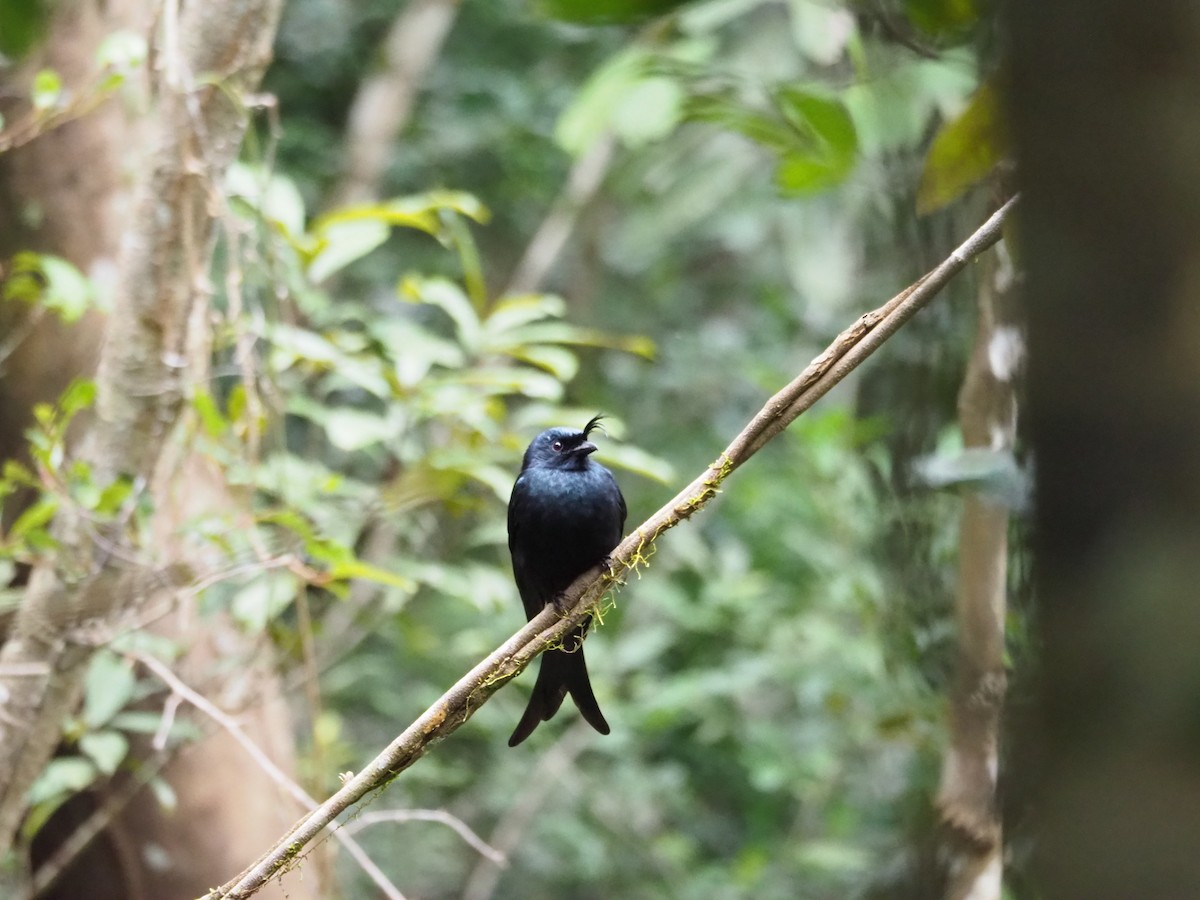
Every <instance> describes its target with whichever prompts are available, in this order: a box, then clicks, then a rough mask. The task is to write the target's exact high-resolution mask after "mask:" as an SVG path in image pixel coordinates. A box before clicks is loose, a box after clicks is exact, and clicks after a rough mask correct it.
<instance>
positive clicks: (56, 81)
mask: <svg viewBox="0 0 1200 900" xmlns="http://www.w3.org/2000/svg"><path fill="white" fill-rule="evenodd" d="M62 89H63V86H62V78H61V77H59V74H58V73H57V72H55V71H54V70H53V69H42V70H41V71H39V72H38V73H37V74H36V75H34V76H33V85H32V87H31V88H30V91H29V99H30V101H31V102H32V103H33V108H34V109H36V110H38V111H39V112H46V111H47V110H51V109H53V108H54V107H55V106H57V105H58V101H59V100H60V99H61V97H62Z"/></svg>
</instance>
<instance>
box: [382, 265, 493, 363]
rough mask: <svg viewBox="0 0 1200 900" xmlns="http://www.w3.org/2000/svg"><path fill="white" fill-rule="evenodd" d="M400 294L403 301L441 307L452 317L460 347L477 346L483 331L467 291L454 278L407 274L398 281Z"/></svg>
mask: <svg viewBox="0 0 1200 900" xmlns="http://www.w3.org/2000/svg"><path fill="white" fill-rule="evenodd" d="M399 294H400V296H401V297H402V298H404V299H405V300H409V301H411V302H415V303H428V304H429V305H431V306H436V307H438V308H440V309H441V310H442V311H443V312H445V313H446V315H448V316H449V317H450V318H451V319H452V320H453V322H454V325H455V328H456V330H457V332H458V339H459V341H460V342H461V343H462V345H463V347H465V348H467V349H468V350H473V349H475V348H476V347H478V346H479V339H480V335H481V332H482V326H481V323H480V321H479V317H478V315H476V313H475V307H474V305H473V304H472V303H471V301H470V299H469V298H468V297H467V295H466V292H465V291H463V289H462V288H461V287H460V286H459V285H457V284H455V283H454V282H453V281H450V280H449V279H447V278H422V277H419V276H416V275H410V276H408V277H406V278H405V279H404V280H403V281H402V282H401V283H400V288H399Z"/></svg>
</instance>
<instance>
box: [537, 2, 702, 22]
mask: <svg viewBox="0 0 1200 900" xmlns="http://www.w3.org/2000/svg"><path fill="white" fill-rule="evenodd" d="M689 2H691V0H538V4H537V5H538V8H539V11H540V12H542V13H543V14H544V15H547V16H550V17H552V18H555V19H563V20H565V21H568V22H578V23H581V24H586V25H613V24H631V23H634V22H642V21H645V20H646V19H652V18H654V17H656V16H661V15H665V14H666V13H668V12H670V11H671V10H673V9H678V8H679V7H681V6H686V5H687V4H688V3H689Z"/></svg>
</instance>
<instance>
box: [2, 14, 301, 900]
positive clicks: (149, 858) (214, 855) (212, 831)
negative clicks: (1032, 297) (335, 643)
mask: <svg viewBox="0 0 1200 900" xmlns="http://www.w3.org/2000/svg"><path fill="white" fill-rule="evenodd" d="M155 8H156V7H155V5H154V4H151V3H147V2H141V0H120V2H117V0H110V2H107V3H100V2H94V0H88V2H78V3H69V4H63V5H61V6H60V8H59V10H58V12H57V13H56V14H55V17H54V20H53V22H52V24H51V28H50V30H49V34H48V37H47V39H46V42H45V44H44V45H43V46H42V47H40V48H38V50H37V51H36V52H35V53H34V54H33V58H31V59H29V60H27V61H26V62H25V64H24V65H22V66H21V67H20V68H19V69H15V70H12V71H10V72H8V73H5V77H4V82H5V88H6V90H5V95H6V97H7V98H9V101H8V103H6V105H5V107H4V109H3V112H4V113H5V115H6V119H7V120H8V121H14V120H15V119H16V117H17V116H19V115H20V114H21V112H22V110H20V109H19V107H18V105H17V101H16V100H14V99H13V98H19V97H23V96H27V95H28V90H27V88H28V81H29V78H30V77H31V75H32V73H33V72H35V71H37V70H38V69H40V68H43V67H49V68H52V69H55V70H56V71H57V72H58V73H59V74H60V75H61V76H62V80H63V83H64V85H66V86H67V87H68V88H70V89H75V90H81V89H86V88H85V86H86V85H87V84H88V79H89V76H90V75H91V74H92V72H93V70H94V67H95V66H94V58H95V55H96V49H97V47H98V45H99V44H100V42H101V41H102V40H103V39H104V38H105V37H106V36H107V35H108V34H110V33H112V32H114V31H116V30H119V29H130V30H132V31H135V32H136V33H138V34H142V35H144V36H147V37H148V36H149V29H150V24H151V18H152V16H153V14H154V11H155ZM268 21H270V16H268ZM185 23H186V19H185ZM254 38H255V36H254V35H247V36H246V39H247V43H249V42H250V41H251V40H253V39H254ZM257 39H258V40H259V42H260V43H261V42H262V41H263V36H258V37H257ZM266 43H267V44H268V45H269V36H268V39H267V42H266ZM135 108H138V109H142V110H144V109H146V108H149V109H150V111H151V112H150V115H149V117H147V118H143V119H139V118H138V117H137V116H136V115H135V113H134V109H135ZM161 108H162V107H161V106H151V105H150V103H149V99H148V98H147V97H145V96H143V97H142V98H141V102H140V103H135V104H127V103H123V102H121V100H117V99H114V100H110V101H109V102H107V103H105V104H103V105H102V106H101V107H100V108H99V109H97V110H95V111H93V112H92V113H90V114H88V115H86V116H85V117H83V118H80V119H78V120H76V121H74V122H71V123H69V124H67V125H64V126H62V127H60V128H57V129H55V130H52V131H49V132H47V133H45V134H42V135H40V136H39V137H37V138H36V139H35V140H34V141H33V142H32V143H30V144H28V145H26V146H24V147H21V148H18V149H15V150H12V151H10V152H8V153H3V154H0V264H3V263H5V262H6V261H7V260H9V259H10V258H11V256H12V254H13V253H15V252H19V251H21V250H36V251H39V252H45V253H53V254H56V255H59V256H62V257H65V258H66V259H68V260H69V261H71V262H72V263H74V264H75V265H76V266H77V267H79V268H80V269H81V270H82V271H83V272H84V273H85V274H88V275H90V276H91V277H92V278H93V280H95V281H98V282H104V283H105V284H106V286H107V287H108V288H109V289H110V290H111V289H112V288H113V287H114V286H115V284H116V283H117V274H118V270H119V265H120V264H119V261H118V248H119V247H120V244H121V242H122V238H123V235H124V234H125V233H126V232H127V231H129V230H130V229H131V228H133V227H135V226H137V225H139V224H143V225H144V224H145V223H144V222H141V223H139V222H138V220H137V219H136V217H134V216H133V215H132V213H131V210H132V208H133V207H132V200H131V191H130V188H131V187H132V184H133V182H134V181H135V173H136V172H138V171H139V170H140V169H141V167H142V166H144V165H146V164H147V160H146V159H144V158H143V157H142V155H141V154H142V152H143V148H144V146H145V144H144V142H143V139H144V138H146V136H147V135H152V134H154V133H155V131H156V130H157V131H161V130H162V127H163V126H162V125H161V124H157V125H156V123H155V122H154V118H153V117H154V115H155V114H156V113H161ZM234 147H236V143H235V144H234ZM201 249H202V250H204V249H206V248H204V247H203V246H202V248H201ZM192 275H193V273H192V272H189V271H181V272H179V273H178V276H179V277H181V278H191V277H192ZM127 287H128V285H127ZM191 287H192V286H191V285H184V289H185V290H190V289H191ZM135 289H136V287H135ZM117 308H118V315H120V314H121V312H120V311H121V310H122V309H123V308H127V307H123V305H122V301H121V299H118V303H117ZM105 326H106V323H105V321H104V319H103V317H102V316H101V315H100V314H99V313H91V314H89V315H88V316H86V317H85V318H84V319H83V320H81V321H80V322H78V323H75V324H74V325H65V324H63V323H62V322H61V320H59V319H58V318H57V317H55V316H53V315H41V316H39V315H38V314H37V312H36V311H34V310H32V309H31V308H29V307H20V308H17V307H16V305H15V304H4V305H0V335H3V336H4V338H5V339H6V347H7V348H8V349H10V350H11V353H9V354H8V355H7V356H6V357H5V358H4V359H3V360H2V361H0V363H2V368H0V459H6V458H14V457H20V456H23V455H24V449H23V437H22V432H23V431H24V428H25V427H26V425H27V424H28V423H29V419H30V410H31V408H32V406H33V404H35V403H39V402H49V401H53V399H54V398H55V397H56V396H57V395H58V394H59V393H61V391H62V389H63V388H64V387H65V386H66V384H67V383H68V382H69V381H70V380H71V379H72V378H75V377H79V376H85V377H86V376H90V375H92V374H93V372H94V371H95V367H96V363H97V361H98V359H99V355H100V347H101V345H102V343H103V336H104V329H105ZM10 339H11V340H10ZM181 469H186V471H187V472H188V475H187V476H186V477H179V478H175V479H168V480H167V482H166V487H167V488H169V490H168V491H167V492H166V493H160V494H159V496H157V497H156V504H157V506H158V519H157V520H156V531H157V532H158V533H159V537H158V540H159V543H160V544H161V545H162V547H161V548H160V549H162V550H163V551H164V552H165V553H166V555H167V556H170V557H174V558H181V557H182V556H185V555H186V553H187V551H186V550H185V549H184V548H183V547H182V546H174V545H172V544H173V541H174V539H173V538H172V537H170V536H171V535H172V533H173V531H174V528H175V526H176V525H177V524H178V523H179V522H182V521H184V520H185V519H186V518H187V517H188V516H193V515H195V514H197V505H198V504H206V505H208V506H210V507H211V506H212V505H213V504H217V505H220V504H223V503H229V502H230V501H229V498H228V496H227V494H226V492H225V490H224V485H223V483H222V482H221V479H220V476H219V473H215V472H213V471H211V467H208V468H207V469H206V468H205V466H204V465H203V463H202V462H201V461H199V460H191V461H186V460H185V461H183V462H182V463H181ZM4 512H5V516H6V518H8V517H11V515H12V514H13V510H12V508H11V506H10V507H9V508H7V509H6V510H5V511H4ZM113 599H114V601H116V602H117V603H121V602H127V601H132V600H133V599H134V598H122V597H115V598H113ZM20 616H21V613H18V619H19V618H20ZM200 626H203V627H200ZM163 630H165V631H166V632H167V633H168V634H170V636H171V637H172V638H173V639H176V640H180V641H183V640H185V636H186V641H187V652H186V654H185V656H184V657H183V659H182V660H181V661H180V662H179V664H178V666H179V669H180V671H181V672H182V674H183V676H184V677H185V678H186V679H187V680H188V681H189V682H191V683H192V684H193V685H194V686H196V687H199V688H200V689H202V690H205V691H210V692H211V694H212V695H213V696H215V697H217V698H218V701H217V702H218V703H222V702H224V703H225V704H228V703H229V702H230V697H231V695H234V694H236V695H237V696H239V697H241V698H242V705H243V706H254V707H256V708H257V710H256V714H255V716H254V717H253V719H252V720H251V721H250V722H249V723H248V726H247V727H248V730H249V731H250V733H251V735H252V736H253V737H254V738H255V739H256V740H257V742H258V743H259V744H260V746H263V747H264V748H265V749H266V750H267V752H268V754H269V755H270V756H271V757H272V758H273V759H274V760H275V761H276V762H277V763H278V764H279V765H280V766H281V767H282V768H284V769H285V770H287V769H290V768H291V767H292V764H293V754H294V750H293V746H292V734H291V727H290V722H289V719H288V715H287V709H286V705H285V704H284V702H283V699H282V696H281V691H280V689H279V686H278V683H277V678H276V676H275V674H274V672H273V671H272V669H271V666H270V665H269V656H267V657H266V658H265V659H264V658H263V653H262V649H263V648H261V647H257V646H256V645H255V644H254V643H253V642H252V641H250V640H249V639H247V637H246V636H245V635H243V634H241V633H240V632H238V631H237V630H236V629H233V628H231V627H228V626H226V625H224V624H222V623H220V622H211V621H202V620H199V619H197V617H196V615H195V613H194V611H190V610H179V611H177V613H176V614H174V615H173V616H172V617H170V618H169V619H168V620H167V622H166V623H165V624H164V625H163ZM7 637H9V638H12V637H13V634H12V632H10V633H9V634H8V635H7ZM218 648H219V649H218ZM6 649H8V650H10V651H11V649H12V647H7V648H6ZM255 655H257V657H258V659H259V663H258V664H251V660H252V658H253V657H254V656H255ZM239 657H241V658H244V660H245V663H246V664H245V665H238V666H234V667H233V668H234V669H235V670H236V671H237V673H238V675H237V680H236V681H231V680H230V679H228V678H222V679H220V680H216V679H215V678H214V675H215V671H216V670H217V669H218V668H221V669H224V668H225V665H224V664H225V663H228V662H229V661H230V660H231V659H236V658H239ZM62 675H63V677H64V679H65V680H70V679H72V678H76V677H78V668H77V667H72V668H71V671H69V672H65V673H62ZM77 690H78V688H77V687H74V688H72V687H71V686H70V685H67V686H66V689H65V693H64V696H70V695H72V694H74V693H77ZM36 713H37V715H38V716H39V717H40V718H42V719H45V718H46V717H47V716H50V717H53V721H51V722H50V723H49V732H48V739H49V740H50V745H49V746H48V747H46V748H45V749H44V750H41V751H37V749H36V748H35V747H32V746H28V745H27V749H28V750H30V751H33V752H35V753H37V752H40V753H41V754H43V755H44V754H45V753H47V752H49V750H50V749H52V746H53V743H54V742H55V741H56V740H57V737H56V734H57V731H58V728H59V726H60V718H59V717H58V716H57V713H56V712H55V711H54V709H53V708H51V707H47V706H43V707H41V708H39V709H38V710H37V711H36ZM28 727H29V730H30V733H31V734H34V733H38V732H39V731H40V730H42V729H41V726H34V725H32V724H31V725H29V726H28ZM43 761H44V760H43ZM216 773H219V775H218V774H216ZM12 774H13V773H11V772H10V773H8V774H6V776H5V777H6V778H10V777H11V775H12ZM164 777H165V779H166V781H167V782H168V783H169V784H170V785H171V786H172V788H173V790H174V793H175V794H176V796H177V798H178V807H177V808H176V809H175V810H174V811H173V812H172V813H167V812H166V811H164V810H163V809H162V808H161V807H160V806H159V804H158V802H157V801H156V800H155V798H154V797H153V796H152V794H151V793H150V792H149V791H146V790H143V791H141V792H140V793H139V794H137V795H136V796H134V797H133V799H132V801H130V802H129V804H128V806H127V807H125V809H124V812H122V813H121V814H119V815H116V816H115V817H113V819H112V821H110V822H109V824H108V827H107V828H106V829H105V831H104V832H103V833H102V834H101V836H100V837H99V838H97V839H96V840H95V841H94V842H93V843H92V845H91V846H90V848H89V849H87V850H86V851H84V852H83V853H82V854H81V855H79V856H78V857H76V858H75V860H74V863H73V864H72V865H71V866H69V867H68V868H67V869H66V870H65V872H64V874H63V876H62V877H61V878H60V880H59V881H58V882H57V884H56V885H55V886H54V887H53V888H51V889H50V891H49V892H48V893H46V894H44V895H42V896H44V897H61V898H80V897H88V898H89V900H100V898H107V897H112V898H121V900H172V898H177V897H178V898H185V897H193V896H196V895H197V894H199V893H201V892H203V891H204V890H205V889H207V888H208V887H209V886H211V885H212V884H216V883H219V882H221V881H223V880H225V879H226V878H228V877H229V875H230V874H232V873H233V872H235V871H237V869H238V868H240V867H241V866H242V865H243V864H244V863H245V862H246V859H247V854H249V853H251V852H253V848H256V847H259V846H261V845H264V844H267V843H269V842H270V841H271V840H272V839H273V838H274V837H275V835H276V834H277V833H278V832H279V831H280V830H282V829H283V828H284V827H285V826H286V825H287V824H288V823H289V822H290V821H291V820H292V819H293V818H294V816H295V813H296V812H297V811H298V810H296V809H295V808H294V807H292V806H291V805H290V804H289V803H287V802H283V803H281V802H280V794H279V791H278V789H277V788H276V787H275V786H274V785H273V784H272V783H271V782H270V781H269V779H268V778H267V777H266V776H265V775H264V774H263V773H262V772H261V771H260V770H259V769H258V768H257V766H256V765H255V764H253V763H252V761H250V759H249V758H248V757H247V756H246V755H245V753H244V751H242V750H241V748H239V747H238V746H237V745H236V744H235V743H234V742H233V740H232V739H231V738H230V737H229V736H228V735H225V734H224V733H216V734H214V735H212V736H210V737H208V738H207V739H205V740H202V741H200V742H198V743H196V744H194V745H192V746H189V747H187V748H186V749H185V750H184V751H183V752H181V753H180V754H179V755H178V756H177V757H176V758H175V759H173V760H172V761H171V762H170V764H169V765H168V767H167V768H166V770H165V771H164ZM11 787H13V785H11V784H10V788H11ZM16 787H17V788H18V789H20V786H16ZM112 790H114V786H102V787H99V788H97V789H95V790H93V791H91V792H89V793H88V794H87V795H80V796H79V797H78V798H76V799H75V800H74V801H71V802H69V803H68V804H67V805H66V806H65V807H64V808H63V809H62V810H61V811H60V813H59V814H57V815H56V816H55V817H54V818H52V819H51V821H50V822H49V823H48V824H47V825H46V826H45V827H44V828H43V830H42V832H40V833H39V835H38V841H37V845H36V847H35V855H36V857H37V860H44V859H46V858H48V857H50V856H52V855H53V854H54V852H55V850H56V848H57V847H59V846H61V845H62V843H63V841H65V840H67V839H68V838H69V837H70V836H71V834H72V832H73V831H74V829H75V828H76V827H77V826H78V825H79V824H80V823H81V822H82V821H83V820H84V819H85V818H86V817H87V816H88V815H90V814H92V812H93V811H94V810H95V809H97V808H98V807H100V806H101V805H103V804H104V802H105V800H106V798H107V796H108V794H109V792H110V791H112ZM5 840H7V838H5ZM312 874H313V873H312V872H311V867H310V871H309V873H308V877H307V879H306V880H304V881H302V880H300V879H299V878H297V879H294V881H295V883H291V884H289V886H288V896H290V897H293V898H305V897H316V896H318V895H319V894H318V889H317V887H316V886H315V885H314V884H313V878H312ZM271 895H277V896H283V892H282V888H280V887H278V886H273V888H272V889H271V890H270V891H268V892H266V894H264V896H271Z"/></svg>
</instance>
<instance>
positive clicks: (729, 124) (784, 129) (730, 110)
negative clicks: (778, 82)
mask: <svg viewBox="0 0 1200 900" xmlns="http://www.w3.org/2000/svg"><path fill="white" fill-rule="evenodd" d="M684 116H685V118H686V119H687V120H688V121H691V122H709V123H711V124H713V125H719V126H720V127H722V128H725V129H727V130H729V131H735V132H737V133H738V134H740V135H742V136H743V137H746V138H749V139H750V140H752V141H754V142H755V143H756V144H761V145H762V146H763V147H766V148H768V149H770V150H774V151H775V152H776V153H785V152H788V151H789V150H792V149H794V148H795V146H796V143H797V135H796V132H795V130H794V129H793V128H791V127H789V126H788V124H787V123H786V122H784V121H783V120H782V119H780V118H779V117H778V116H773V115H770V114H769V113H766V112H763V111H762V110H759V109H754V108H753V107H750V106H747V105H746V103H745V102H744V101H743V100H741V99H740V98H739V97H737V96H736V95H735V94H733V93H732V92H730V91H723V92H713V93H701V94H694V95H692V96H691V97H689V98H688V100H687V103H686V104H685V106H684Z"/></svg>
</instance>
